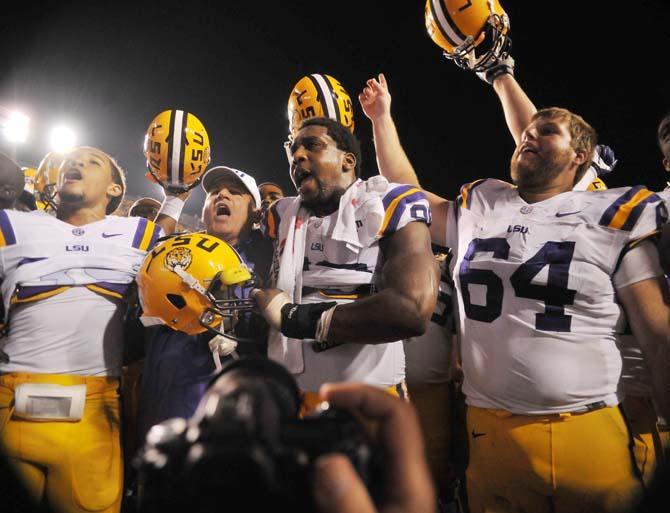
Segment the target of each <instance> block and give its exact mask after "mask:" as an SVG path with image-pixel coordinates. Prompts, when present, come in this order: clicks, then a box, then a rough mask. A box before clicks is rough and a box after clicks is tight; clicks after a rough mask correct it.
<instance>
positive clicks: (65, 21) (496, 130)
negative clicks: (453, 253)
mask: <svg viewBox="0 0 670 513" xmlns="http://www.w3.org/2000/svg"><path fill="white" fill-rule="evenodd" d="M502 3H503V7H504V8H505V10H506V11H507V13H508V14H509V16H510V20H511V26H512V39H513V49H512V54H513V56H514V58H515V60H516V64H517V69H516V76H517V79H518V80H519V82H520V83H521V85H522V86H523V87H524V88H525V89H526V91H527V92H528V94H529V96H530V97H531V99H533V100H534V101H535V103H536V104H537V105H538V106H540V107H542V106H551V105H559V106H564V107H567V108H570V109H571V110H574V111H575V112H577V113H580V114H582V115H583V116H584V117H585V118H586V119H587V120H588V121H589V122H591V123H592V124H593V125H594V126H595V128H596V129H597V130H598V132H599V133H600V140H601V141H602V142H604V143H607V144H609V145H610V146H612V147H613V148H614V150H615V152H616V153H617V156H618V157H619V166H618V167H617V169H616V171H615V173H614V176H611V177H610V178H608V179H607V182H608V184H609V185H610V186H612V185H633V184H637V183H645V184H647V185H648V186H649V187H650V188H654V189H658V188H661V187H662V186H663V184H664V178H665V177H664V176H663V170H662V167H661V164H660V160H661V156H660V153H659V150H658V148H657V147H656V142H655V131H656V126H657V123H658V121H659V119H660V117H661V115H662V114H663V113H664V112H666V111H667V110H670V74H669V72H668V68H669V64H670V58H669V56H670V3H669V2H661V1H646V0H636V1H629V2H626V3H624V2H613V1H602V0H593V1H591V0H582V1H579V2H569V1H560V2H550V1H548V0H543V1H521V0H516V1H511V0H508V1H505V0H502ZM624 5H625V6H627V7H626V8H625V9H624V8H622V7H621V6H624ZM3 8H4V12H3V14H2V17H1V18H0V63H1V66H2V74H1V75H0V106H3V107H9V108H19V109H22V110H23V111H24V112H26V113H27V114H28V115H29V116H30V117H31V119H32V133H31V137H30V139H29V141H28V142H27V143H26V144H24V145H22V146H21V147H20V148H18V154H17V160H19V163H20V164H21V165H32V166H36V165H37V163H38V162H39V160H40V159H41V157H42V156H43V155H44V153H46V152H47V151H48V145H47V144H48V143H47V134H48V131H49V129H50V128H51V126H52V125H53V124H54V123H56V122H63V123H69V124H70V125H71V126H73V127H74V128H75V129H76V130H77V132H78V134H79V143H80V144H87V145H93V146H97V147H99V148H101V149H103V150H105V151H107V152H108V153H110V154H112V155H113V156H115V157H116V158H117V159H118V160H119V162H120V163H121V165H122V166H123V167H124V168H125V169H126V172H127V174H128V178H129V193H130V194H133V195H153V196H156V197H159V198H160V197H161V196H160V193H159V191H158V190H157V189H156V188H155V186H153V185H151V184H150V183H149V182H148V181H147V180H146V179H145V178H144V171H145V164H144V156H143V155H142V141H143V136H144V131H145V130H146V127H147V125H148V124H149V121H150V120H151V119H152V118H153V116H154V115H155V114H157V113H158V112H160V111H162V110H165V109H167V108H180V109H184V110H188V111H190V112H193V113H194V114H196V115H197V116H198V117H199V118H200V119H201V120H202V121H203V123H204V124H205V126H206V127H207V130H208V132H209V135H210V139H211V141H212V164H226V165H229V166H233V167H237V168H240V169H243V170H246V171H247V172H250V173H251V174H253V175H254V176H255V177H256V179H257V180H258V181H259V182H260V181H264V180H273V181H277V182H279V183H281V184H282V185H284V186H285V188H286V189H287V190H290V181H289V179H288V174H287V171H288V165H287V162H286V157H285V153H284V150H283V147H282V143H283V141H284V140H285V139H286V134H287V130H288V129H287V119H286V102H287V98H288V95H289V92H290V90H291V88H292V86H293V85H294V84H295V82H297V80H298V79H299V78H301V77H302V76H303V75H306V74H309V73H327V74H330V75H333V76H334V77H336V78H337V79H338V80H340V81H341V82H342V84H343V85H344V86H345V88H346V89H347V90H348V91H349V93H350V94H351V95H352V97H356V96H357V95H358V93H359V92H360V90H361V88H362V87H363V85H364V82H365V80H366V79H367V78H369V77H370V76H372V75H374V74H376V73H379V72H384V73H385V74H386V76H387V79H388V81H389V85H390V88H391V93H392V95H393V105H392V110H393V114H394V117H395V120H396V124H397V126H398V130H399V132H400V136H401V140H402V142H403V144H404V146H405V149H406V151H407V153H408V155H409V157H410V159H411V160H412V162H413V164H414V166H415V168H416V170H417V172H418V174H419V176H420V178H422V182H423V184H424V186H425V187H426V188H428V189H430V190H433V191H434V192H437V193H440V194H443V195H446V196H448V197H452V196H454V195H455V194H457V192H458V188H459V186H460V185H461V184H462V183H464V182H467V181H471V180H474V179H476V178H481V177H488V176H491V177H499V178H503V179H504V178H506V177H507V176H508V165H509V157H510V155H511V152H512V150H513V142H512V138H511V136H510V135H509V133H508V131H507V128H506V126H505V123H504V119H503V116H502V112H501V110H500V107H499V104H498V101H497V99H496V97H495V94H494V92H493V90H492V89H491V87H490V86H488V85H487V84H485V83H483V82H481V81H480V80H479V79H477V78H476V77H475V76H474V75H473V74H471V73H469V72H466V71H463V70H461V69H459V68H457V67H456V66H455V65H454V64H453V63H451V62H448V61H446V60H445V59H444V58H443V57H442V56H441V52H440V49H439V48H438V47H437V46H435V45H434V44H433V43H432V41H431V40H430V39H429V38H428V36H427V34H426V31H425V29H424V23H423V9H424V3H423V2H420V1H403V0H397V1H386V2H381V1H366V0H358V1H349V0H340V1H338V2H328V3H326V2H318V1H312V2H302V1H301V2H289V1H281V2H273V3H270V2H245V3H243V2H232V1H225V0H221V1H219V2H214V1H208V2H179V3H169V2H152V1H143V2H137V3H136V4H131V3H128V4H124V3H123V2H114V3H112V2H110V3H109V6H105V5H103V3H98V2H92V1H87V2H62V5H61V3H60V2H43V3H38V2H35V3H32V2H16V3H13V4H12V7H8V6H7V5H4V6H3ZM7 9H10V10H9V11H7ZM355 121H356V134H357V135H358V137H359V138H360V139H361V141H362V142H363V148H364V163H363V165H364V173H365V175H366V176H369V175H372V174H375V173H376V164H375V161H374V152H373V147H372V143H371V128H370V124H369V122H368V120H367V118H365V116H364V114H363V112H362V110H361V109H360V106H359V105H358V101H357V100H356V102H355ZM0 151H3V152H5V153H11V152H12V148H10V147H8V145H7V143H6V142H5V141H4V139H3V140H2V141H1V142H0ZM202 199H203V195H202V192H201V191H200V190H198V192H197V193H196V194H194V195H193V197H192V198H191V199H190V200H189V204H188V208H187V210H188V211H190V212H196V211H199V209H200V207H201V205H202Z"/></svg>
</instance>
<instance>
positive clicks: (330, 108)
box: [288, 73, 354, 138]
mask: <svg viewBox="0 0 670 513" xmlns="http://www.w3.org/2000/svg"><path fill="white" fill-rule="evenodd" d="M317 116H319V117H326V118H330V119H334V120H335V121H337V122H339V123H340V124H342V125H344V126H345V127H347V128H348V129H349V131H350V132H353V131H354V108H353V104H352V103H351V97H350V96H349V93H347V91H346V90H345V89H344V87H342V84H340V83H339V82H338V81H337V80H335V79H334V78H333V77H331V76H330V75H320V74H318V73H314V74H312V75H307V76H304V77H302V78H301V79H300V80H298V83H297V84H296V85H295V86H294V87H293V89H292V90H291V95H290V96H289V98H288V129H289V134H290V135H289V138H293V137H295V135H296V134H297V133H298V130H300V126H301V125H302V122H303V121H305V120H306V119H309V118H314V117H317Z"/></svg>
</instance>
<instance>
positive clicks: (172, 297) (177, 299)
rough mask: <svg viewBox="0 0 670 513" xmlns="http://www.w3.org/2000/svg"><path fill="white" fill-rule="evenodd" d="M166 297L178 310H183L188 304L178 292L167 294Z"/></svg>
mask: <svg viewBox="0 0 670 513" xmlns="http://www.w3.org/2000/svg"><path fill="white" fill-rule="evenodd" d="M165 297H167V300H168V301H169V302H170V303H172V304H173V305H174V307H175V308H177V309H178V310H181V309H182V308H184V307H185V306H186V300H185V299H184V298H183V297H182V296H180V295H178V294H167V295H166V296H165Z"/></svg>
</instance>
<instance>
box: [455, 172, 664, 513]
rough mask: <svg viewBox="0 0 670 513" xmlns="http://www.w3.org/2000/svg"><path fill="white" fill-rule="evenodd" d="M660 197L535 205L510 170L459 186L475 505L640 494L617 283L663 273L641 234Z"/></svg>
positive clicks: (458, 271)
mask: <svg viewBox="0 0 670 513" xmlns="http://www.w3.org/2000/svg"><path fill="white" fill-rule="evenodd" d="M661 204H662V203H661V201H660V198H659V197H658V196H657V195H656V194H654V193H652V192H651V191H648V190H647V189H645V188H644V187H629V188H621V189H610V190H607V191H599V192H597V193H592V192H564V193H562V194H558V195H556V196H554V197H552V198H549V199H547V200H544V201H540V202H537V203H533V204H528V203H526V202H525V201H524V200H523V199H522V198H521V196H520V195H519V193H518V191H517V189H516V187H514V186H512V185H511V184H508V183H505V182H501V181H499V180H492V179H488V180H478V181H476V182H473V183H472V184H469V185H467V186H465V187H464V188H463V189H462V192H461V195H460V197H459V199H458V200H457V201H456V202H455V203H454V204H453V208H451V209H450V212H449V215H448V220H447V223H448V224H447V245H448V246H449V247H451V248H452V250H453V251H454V259H453V263H452V266H451V268H452V273H453V275H454V284H455V287H456V291H457V311H458V323H457V324H458V333H459V336H460V338H461V352H462V361H463V372H464V378H465V380H464V386H463V390H464V392H465V394H466V400H467V404H468V432H469V433H470V464H469V467H468V471H467V476H468V492H469V497H470V501H471V502H470V506H471V508H472V510H473V511H491V510H498V509H499V510H501V511H519V510H524V511H559V510H562V511H576V510H581V509H580V508H587V509H593V510H599V511H601V510H602V511H615V510H617V509H619V508H621V507H625V505H626V504H628V502H629V501H630V499H631V497H632V496H634V495H635V494H636V493H637V492H639V491H640V486H641V483H640V480H639V478H638V476H637V475H636V473H635V471H634V468H633V465H632V459H631V455H630V452H629V450H628V443H629V434H628V430H627V428H626V425H625V423H624V420H623V418H622V416H621V414H620V411H619V409H618V408H617V407H616V406H617V404H618V398H617V385H618V382H619V376H620V374H621V355H620V353H619V349H618V348H617V345H616V337H617V333H618V332H619V331H620V329H621V326H622V323H623V321H624V319H625V313H624V311H623V309H622V308H621V306H620V305H619V303H618V302H617V299H616V290H617V289H620V288H623V287H626V286H628V285H631V284H633V283H636V282H638V281H642V280H646V279H649V278H653V277H655V276H658V275H659V274H660V273H661V271H660V267H659V265H658V258H657V255H656V256H654V254H655V250H654V248H653V244H651V243H644V242H643V241H644V240H645V239H648V238H650V237H652V236H654V235H656V234H657V233H658V228H659V223H660V222H661V221H663V220H664V216H665V214H664V209H663V208H661V207H660V206H659V205H661ZM654 258H656V260H655V261H654ZM631 260H634V261H635V265H633V266H631V265H630V264H629V262H630V261H631ZM638 263H641V264H642V265H638ZM623 271H625V272H623Z"/></svg>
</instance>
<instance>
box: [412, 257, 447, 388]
mask: <svg viewBox="0 0 670 513" xmlns="http://www.w3.org/2000/svg"><path fill="white" fill-rule="evenodd" d="M445 256H446V255H445ZM449 259H450V255H449V256H447V257H446V258H444V259H442V260H441V261H440V285H439V289H438V293H437V302H436V304H435V310H434V311H433V315H432V316H431V318H430V322H429V323H428V326H427V327H426V332H425V333H424V334H423V335H421V336H420V337H412V338H408V339H407V340H405V341H404V348H405V374H406V377H407V383H408V385H411V386H414V387H420V386H424V385H438V384H441V383H447V382H448V381H449V378H450V375H449V371H450V366H451V349H452V347H451V346H452V344H451V341H452V335H453V330H454V316H453V305H452V292H453V284H452V282H451V278H450V276H449V265H448V263H449Z"/></svg>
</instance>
